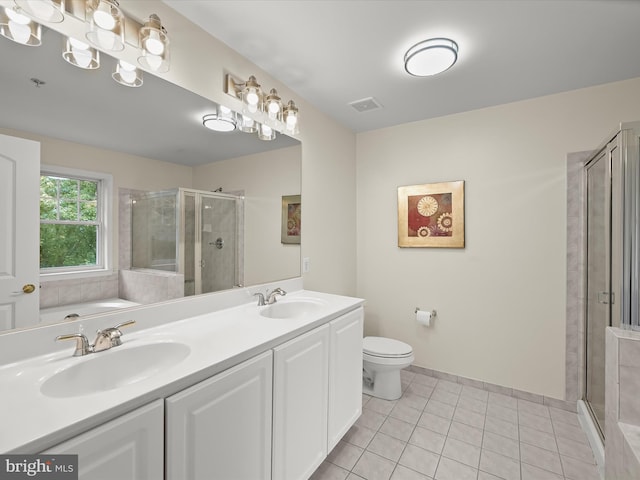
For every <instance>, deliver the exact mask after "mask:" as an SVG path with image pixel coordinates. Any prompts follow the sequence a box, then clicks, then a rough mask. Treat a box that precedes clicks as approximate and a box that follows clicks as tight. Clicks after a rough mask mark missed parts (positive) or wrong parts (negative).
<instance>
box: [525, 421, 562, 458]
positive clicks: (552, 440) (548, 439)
mask: <svg viewBox="0 0 640 480" xmlns="http://www.w3.org/2000/svg"><path fill="white" fill-rule="evenodd" d="M519 432H520V441H521V442H523V443H528V444H529V445H534V446H536V447H540V448H544V449H545V450H550V451H552V452H557V451H558V446H557V444H556V437H554V436H553V435H551V434H549V433H545V432H541V431H540V430H535V429H533V428H529V427H525V426H523V425H520V427H519Z"/></svg>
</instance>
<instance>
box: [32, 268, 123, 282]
mask: <svg viewBox="0 0 640 480" xmlns="http://www.w3.org/2000/svg"><path fill="white" fill-rule="evenodd" d="M115 273H117V271H114V270H104V269H101V270H80V271H77V272H58V273H41V274H40V283H46V282H56V281H60V280H75V279H82V278H94V277H108V276H110V275H113V274H115Z"/></svg>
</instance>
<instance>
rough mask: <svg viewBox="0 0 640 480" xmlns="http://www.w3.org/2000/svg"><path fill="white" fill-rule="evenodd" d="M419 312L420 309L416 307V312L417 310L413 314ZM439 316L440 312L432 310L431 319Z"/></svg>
mask: <svg viewBox="0 0 640 480" xmlns="http://www.w3.org/2000/svg"><path fill="white" fill-rule="evenodd" d="M419 311H420V307H416V310H415V312H413V313H418V312H419ZM437 315H438V312H437V311H435V310H431V318H434V317H436V316H437Z"/></svg>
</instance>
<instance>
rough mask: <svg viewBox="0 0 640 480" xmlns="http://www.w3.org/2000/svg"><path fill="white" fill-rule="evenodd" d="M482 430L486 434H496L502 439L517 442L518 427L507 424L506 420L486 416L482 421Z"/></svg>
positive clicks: (513, 424)
mask: <svg viewBox="0 0 640 480" xmlns="http://www.w3.org/2000/svg"><path fill="white" fill-rule="evenodd" d="M484 429H485V431H486V432H491V433H496V434H498V435H502V436H503V437H507V438H511V439H513V440H518V425H516V424H515V423H511V422H507V421H506V420H500V419H499V418H496V417H489V416H487V418H485V421H484Z"/></svg>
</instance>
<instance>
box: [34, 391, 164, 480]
mask: <svg viewBox="0 0 640 480" xmlns="http://www.w3.org/2000/svg"><path fill="white" fill-rule="evenodd" d="M43 453H46V454H50V453H55V454H58V455H60V454H72V455H78V478H79V480H159V479H162V478H163V476H164V403H163V401H162V400H156V401H154V402H153V403H150V404H148V405H145V406H144V407H140V408H138V409H137V410H134V411H133V412H130V413H127V414H126V415H123V416H122V417H120V418H116V419H115V420H111V421H110V422H107V423H105V424H104V425H100V426H99V427H96V428H93V429H92V430H89V431H88V432H86V433H83V434H82V435H78V436H77V437H74V438H72V439H71V440H67V441H66V442H64V443H61V444H59V445H56V446H55V447H52V448H50V449H49V450H47V451H46V452H43Z"/></svg>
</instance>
